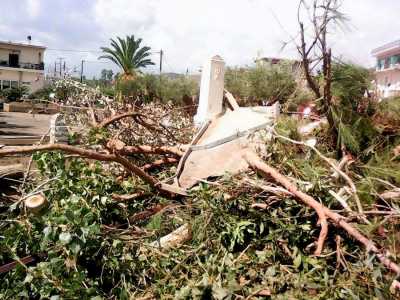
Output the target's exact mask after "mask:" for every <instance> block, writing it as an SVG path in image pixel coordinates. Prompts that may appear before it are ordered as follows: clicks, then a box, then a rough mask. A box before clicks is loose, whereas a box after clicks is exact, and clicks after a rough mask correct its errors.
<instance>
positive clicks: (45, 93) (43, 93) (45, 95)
mask: <svg viewBox="0 0 400 300" xmlns="http://www.w3.org/2000/svg"><path fill="white" fill-rule="evenodd" d="M53 92H54V88H53V87H52V86H46V87H44V88H41V89H39V90H37V91H36V92H34V93H32V94H30V95H29V96H28V98H29V99H43V100H49V99H50V94H51V93H53Z"/></svg>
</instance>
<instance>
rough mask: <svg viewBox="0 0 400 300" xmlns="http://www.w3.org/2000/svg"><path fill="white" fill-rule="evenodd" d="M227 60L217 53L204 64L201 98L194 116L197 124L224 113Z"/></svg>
mask: <svg viewBox="0 0 400 300" xmlns="http://www.w3.org/2000/svg"><path fill="white" fill-rule="evenodd" d="M224 75H225V62H224V60H223V59H222V58H221V57H220V56H219V55H216V56H214V57H212V58H211V59H210V60H207V62H206V63H205V64H204V66H203V70H202V74H201V84H200V100H199V106H198V108H197V113H196V115H195V117H194V122H195V124H196V126H201V125H202V124H203V123H204V122H206V121H207V120H211V119H213V118H214V117H216V116H218V115H219V114H220V113H222V109H223V105H222V100H223V97H224Z"/></svg>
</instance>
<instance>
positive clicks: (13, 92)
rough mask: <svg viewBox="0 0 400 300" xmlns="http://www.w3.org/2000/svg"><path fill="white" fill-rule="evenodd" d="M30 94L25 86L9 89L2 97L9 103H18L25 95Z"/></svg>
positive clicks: (4, 91) (3, 92)
mask: <svg viewBox="0 0 400 300" xmlns="http://www.w3.org/2000/svg"><path fill="white" fill-rule="evenodd" d="M27 92H28V88H27V87H25V86H21V87H18V88H15V87H13V88H8V89H5V90H3V91H2V95H3V97H4V98H6V99H7V100H8V101H17V100H20V99H21V98H22V97H23V96H24V95H26V94H27Z"/></svg>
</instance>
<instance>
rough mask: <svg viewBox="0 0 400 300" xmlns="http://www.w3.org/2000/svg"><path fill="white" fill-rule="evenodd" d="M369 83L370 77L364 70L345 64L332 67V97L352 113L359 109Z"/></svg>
mask: <svg viewBox="0 0 400 300" xmlns="http://www.w3.org/2000/svg"><path fill="white" fill-rule="evenodd" d="M370 82H371V75H370V72H369V71H368V69H366V68H363V67H361V66H357V65H354V64H346V63H337V64H333V65H332V95H333V96H335V97H337V98H338V99H340V102H341V105H345V106H346V107H348V108H351V109H352V110H353V111H357V109H358V108H359V105H360V104H361V103H360V101H361V100H362V99H363V98H364V94H365V91H367V90H368V88H369V86H370Z"/></svg>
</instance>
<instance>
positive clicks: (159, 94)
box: [115, 74, 198, 104]
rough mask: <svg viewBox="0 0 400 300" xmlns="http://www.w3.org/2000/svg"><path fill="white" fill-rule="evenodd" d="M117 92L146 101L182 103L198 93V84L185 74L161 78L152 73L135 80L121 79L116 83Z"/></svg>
mask: <svg viewBox="0 0 400 300" xmlns="http://www.w3.org/2000/svg"><path fill="white" fill-rule="evenodd" d="M115 91H116V93H117V94H121V95H122V96H123V97H130V98H134V99H136V98H140V99H141V100H143V101H144V102H151V101H154V100H160V99H161V100H162V101H172V102H174V103H178V104H182V101H183V98H184V97H185V96H192V95H196V94H197V93H198V84H197V83H196V82H195V81H194V80H192V79H190V78H188V77H185V76H179V77H177V78H169V77H167V76H162V77H161V78H160V77H159V76H156V75H152V74H145V75H143V76H139V77H137V78H135V79H134V80H120V81H118V82H117V83H116V85H115Z"/></svg>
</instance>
